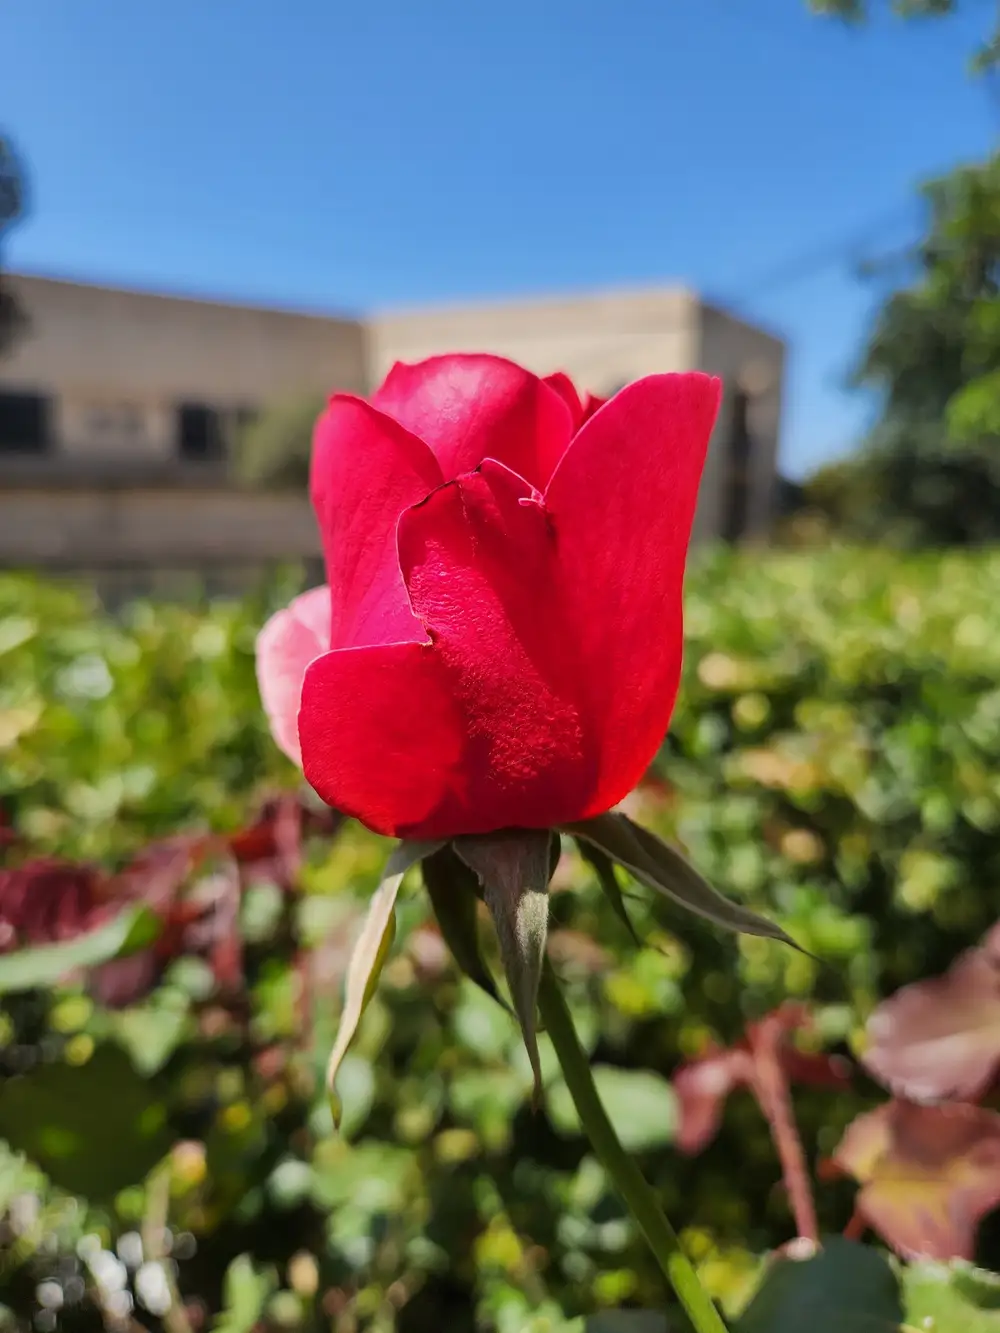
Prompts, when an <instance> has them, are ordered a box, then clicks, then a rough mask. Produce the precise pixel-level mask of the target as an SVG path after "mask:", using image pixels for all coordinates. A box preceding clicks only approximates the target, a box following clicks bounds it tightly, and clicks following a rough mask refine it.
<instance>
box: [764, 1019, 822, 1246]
mask: <svg viewBox="0 0 1000 1333" xmlns="http://www.w3.org/2000/svg"><path fill="white" fill-rule="evenodd" d="M783 1040H784V1032H783V1030H782V1028H781V1026H780V1024H779V1023H778V1022H777V1021H776V1019H775V1018H774V1017H773V1016H772V1018H771V1019H770V1020H769V1019H764V1020H763V1022H761V1023H758V1024H756V1025H755V1027H754V1029H753V1030H752V1032H751V1035H750V1050H751V1053H752V1055H753V1062H754V1075H753V1083H754V1090H755V1092H756V1093H757V1100H758V1101H759V1102H760V1106H761V1110H762V1111H763V1112H764V1115H765V1116H766V1117H767V1123H768V1126H769V1127H770V1130H771V1138H772V1140H773V1141H774V1145H775V1147H776V1148H777V1150H778V1159H779V1161H780V1162H781V1174H782V1176H783V1178H784V1181H785V1189H786V1190H787V1191H788V1200H789V1203H790V1205H791V1209H792V1216H793V1217H794V1219H795V1229H796V1231H797V1232H798V1234H799V1236H800V1237H801V1238H802V1239H803V1240H808V1241H811V1242H812V1244H813V1245H817V1246H818V1245H819V1223H818V1222H817V1220H816V1204H815V1203H814V1201H813V1193H812V1186H811V1185H810V1183H809V1166H808V1163H807V1162H806V1155H805V1152H804V1150H803V1147H802V1140H801V1138H800V1137H799V1131H798V1127H797V1125H796V1123H795V1112H794V1110H793V1108H792V1098H791V1094H790V1092H789V1090H788V1080H787V1078H786V1077H785V1071H784V1069H783V1068H782V1065H781V1043H782V1041H783Z"/></svg>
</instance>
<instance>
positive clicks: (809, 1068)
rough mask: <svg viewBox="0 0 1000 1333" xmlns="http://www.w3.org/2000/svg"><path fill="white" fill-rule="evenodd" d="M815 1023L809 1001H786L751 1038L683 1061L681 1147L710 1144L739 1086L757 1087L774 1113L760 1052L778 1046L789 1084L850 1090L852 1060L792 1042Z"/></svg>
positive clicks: (678, 1087) (679, 1078)
mask: <svg viewBox="0 0 1000 1333" xmlns="http://www.w3.org/2000/svg"><path fill="white" fill-rule="evenodd" d="M811 1026H812V1017H811V1015H810V1013H809V1011H808V1009H806V1007H805V1006H804V1005H800V1004H783V1005H780V1006H779V1007H778V1008H777V1009H774V1010H772V1012H771V1013H769V1014H766V1015H765V1016H764V1017H763V1018H762V1019H760V1020H759V1021H758V1022H756V1023H751V1024H750V1026H749V1027H748V1029H747V1036H746V1037H745V1038H744V1039H743V1040H742V1041H740V1042H738V1043H737V1045H735V1046H733V1047H731V1048H730V1049H728V1050H716V1051H712V1052H710V1053H709V1054H708V1055H706V1056H703V1057H702V1058H700V1059H698V1060H692V1061H691V1062H690V1063H688V1064H685V1065H682V1066H681V1068H680V1070H679V1071H678V1072H677V1074H676V1075H675V1076H674V1091H675V1092H676V1093H677V1096H678V1099H679V1102H680V1128H679V1130H678V1134H677V1146H678V1147H679V1148H680V1150H681V1152H685V1153H690V1154H692V1155H693V1154H695V1153H699V1152H701V1151H702V1149H703V1148H706V1147H707V1146H708V1144H709V1143H711V1141H712V1139H714V1138H715V1135H716V1134H717V1133H718V1130H719V1124H720V1122H721V1120H722V1108H723V1104H724V1103H725V1100H726V1098H727V1097H728V1096H729V1094H730V1093H731V1092H735V1091H736V1089H737V1088H741V1087H748V1088H753V1089H754V1092H755V1094H756V1095H757V1099H758V1101H761V1102H762V1109H763V1110H764V1111H765V1114H767V1115H768V1116H770V1110H769V1108H768V1105H767V1103H768V1100H769V1099H768V1098H767V1097H763V1098H762V1096H761V1089H760V1087H759V1081H760V1080H759V1078H758V1072H759V1071H758V1070H757V1059H758V1054H757V1053H758V1051H760V1050H762V1049H765V1048H767V1049H771V1047H772V1046H773V1045H774V1044H775V1043H777V1044H778V1051H777V1055H778V1059H779V1062H780V1068H781V1071H782V1073H783V1074H784V1076H785V1078H786V1079H787V1080H788V1082H789V1083H805V1084H811V1085H812V1086H814V1087H825V1088H845V1087H848V1086H849V1084H850V1081H851V1066H850V1064H849V1062H848V1061H847V1060H844V1059H842V1058H840V1057H839V1056H835V1055H827V1054H825V1053H823V1052H817V1053H815V1054H813V1053H809V1052H804V1051H799V1050H797V1049H796V1048H795V1047H794V1046H792V1045H791V1044H790V1042H789V1040H788V1039H789V1037H790V1036H791V1035H792V1034H793V1033H794V1032H797V1031H802V1030H803V1029H807V1028H809V1027H811Z"/></svg>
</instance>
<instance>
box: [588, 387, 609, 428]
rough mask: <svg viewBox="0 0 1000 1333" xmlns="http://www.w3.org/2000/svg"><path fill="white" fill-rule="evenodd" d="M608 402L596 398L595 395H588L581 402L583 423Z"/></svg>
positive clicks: (605, 399)
mask: <svg viewBox="0 0 1000 1333" xmlns="http://www.w3.org/2000/svg"><path fill="white" fill-rule="evenodd" d="M609 401H610V400H609V399H607V398H598V396H597V394H596V393H588V394H587V396H586V398H584V400H583V421H589V420H590V418H591V417H592V416H593V415H594V413H595V412H596V411H597V409H598V408H600V407H603V406H604V404H605V403H607V402H609Z"/></svg>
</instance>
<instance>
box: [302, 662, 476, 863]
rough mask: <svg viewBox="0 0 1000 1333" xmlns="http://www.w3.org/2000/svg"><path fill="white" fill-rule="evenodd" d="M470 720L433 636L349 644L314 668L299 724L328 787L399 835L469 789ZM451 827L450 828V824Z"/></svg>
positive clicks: (339, 803) (338, 801) (329, 796)
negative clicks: (464, 760) (467, 736)
mask: <svg viewBox="0 0 1000 1333" xmlns="http://www.w3.org/2000/svg"><path fill="white" fill-rule="evenodd" d="M463 728H464V723H463V720H462V718H461V716H460V714H459V713H458V710H457V708H456V705H455V700H454V698H453V695H452V688H451V682H450V681H449V680H448V679H447V677H446V675H445V673H444V672H443V670H442V665H441V659H440V658H439V657H438V656H437V655H436V654H435V653H434V651H433V649H432V648H431V646H430V645H429V644H421V643H392V644H386V645H384V646H381V647H375V648H348V649H342V650H341V651H339V652H333V653H327V654H326V655H325V656H324V657H320V658H318V659H317V660H316V661H315V662H313V664H312V665H311V666H310V668H309V670H308V671H307V672H306V679H305V684H304V686H303V689H302V711H301V713H300V715H299V734H300V736H301V738H302V764H303V769H304V772H305V775H306V779H307V780H308V782H309V783H310V784H311V785H312V786H313V787H314V788H315V790H316V791H317V792H319V794H320V796H322V798H323V799H324V800H325V801H326V802H328V804H330V805H332V806H334V807H335V808H336V809H338V810H341V811H343V813H344V814H347V815H353V816H354V817H355V818H356V819H360V820H361V822H362V823H363V824H366V825H367V826H368V828H370V829H373V830H374V831H375V832H376V833H384V834H385V835H386V836H388V837H391V836H394V835H397V834H398V835H400V836H402V835H403V832H404V830H406V831H408V832H409V831H413V834H414V836H420V834H421V833H422V831H423V828H424V825H425V823H427V822H428V821H430V820H432V819H434V818H435V817H436V818H437V819H438V820H440V819H442V818H444V815H445V814H446V813H447V811H446V809H443V807H445V806H446V803H447V801H448V799H449V796H448V793H449V792H450V791H451V790H452V789H454V790H455V791H456V792H458V793H461V790H462V786H463V782H464V777H463V768H462V757H463V748H464V744H465V734H464V729H463ZM449 831H450V830H449Z"/></svg>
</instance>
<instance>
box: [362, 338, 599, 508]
mask: <svg viewBox="0 0 1000 1333" xmlns="http://www.w3.org/2000/svg"><path fill="white" fill-rule="evenodd" d="M372 403H373V404H374V406H375V407H377V408H378V409H379V411H380V412H386V413H388V415H389V416H391V417H394V418H395V419H396V420H397V421H398V422H399V423H400V424H401V425H403V426H405V427H406V429H407V430H409V431H412V433H413V434H414V435H417V436H419V437H420V439H422V440H425V441H426V442H427V444H428V445H429V446H430V448H431V449H432V450H433V451H434V453H435V455H436V456H437V460H438V462H439V463H440V465H441V471H442V472H443V473H444V476H445V479H446V480H450V479H452V478H454V477H458V476H460V475H461V474H462V473H463V472H471V471H472V470H473V469H474V468H476V467H478V466H479V464H480V463H481V462H482V461H483V459H484V458H495V459H499V461H500V462H501V463H506V465H507V466H508V467H509V468H510V469H511V470H512V471H513V472H516V473H517V474H518V475H519V476H521V477H524V478H525V480H526V481H530V482H531V483H532V485H534V486H538V487H542V486H544V485H545V483H546V482H547V481H548V479H549V477H550V476H551V474H552V470H553V468H554V467H555V465H556V464H557V463H558V461H559V459H560V458H561V457H562V455H563V453H564V452H565V450H566V446H567V445H568V444H569V441H570V437H571V435H572V433H573V419H572V416H571V412H570V408H569V407H568V405H567V403H566V401H565V400H564V398H563V397H562V395H561V394H560V393H559V392H557V391H556V390H555V389H553V388H551V387H550V386H549V385H548V384H546V383H545V382H543V381H542V380H540V379H539V378H538V376H537V375H533V374H531V372H530V371H528V370H524V369H523V368H522V367H521V366H517V365H515V364H514V362H513V361H507V360H505V359H504V358H503V357H499V356H487V355H452V356H435V357H431V358H430V359H429V360H427V361H421V362H419V363H417V364H416V365H406V364H404V363H403V362H397V364H396V365H395V366H393V368H392V370H390V371H389V374H388V375H387V377H386V379H385V383H384V384H383V385H382V387H381V388H380V389H379V390H378V391H377V392H376V393H375V394H373V396H372Z"/></svg>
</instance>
